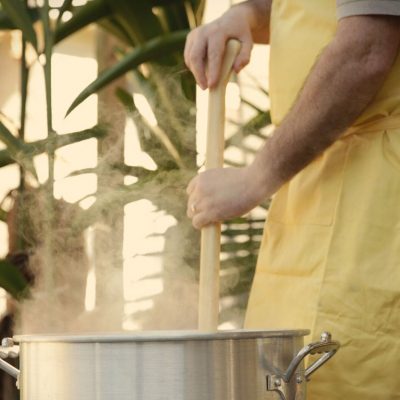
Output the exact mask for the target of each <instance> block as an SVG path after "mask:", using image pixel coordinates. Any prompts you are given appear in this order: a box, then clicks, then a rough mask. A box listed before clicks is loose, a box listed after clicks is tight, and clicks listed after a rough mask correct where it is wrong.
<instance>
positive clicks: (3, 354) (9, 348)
mask: <svg viewBox="0 0 400 400" xmlns="http://www.w3.org/2000/svg"><path fill="white" fill-rule="evenodd" d="M18 356H19V346H16V345H14V341H13V340H12V339H11V338H4V339H3V340H2V341H1V347H0V369H2V370H3V371H4V372H7V374H9V375H11V376H12V377H13V378H15V379H16V380H17V386H18V378H19V369H17V368H15V367H13V366H12V365H11V364H9V363H8V362H6V361H4V360H3V358H7V357H10V358H17V357H18Z"/></svg>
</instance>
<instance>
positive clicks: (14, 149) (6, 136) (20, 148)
mask: <svg viewBox="0 0 400 400" xmlns="http://www.w3.org/2000/svg"><path fill="white" fill-rule="evenodd" d="M0 140H1V141H2V142H3V143H4V144H5V145H6V146H7V150H8V152H9V154H10V156H11V157H12V158H13V159H14V160H15V161H16V162H17V163H18V164H19V165H21V167H23V168H24V169H25V170H27V171H29V172H30V173H31V174H32V175H33V176H34V177H35V178H36V170H35V167H34V166H33V162H32V160H31V159H27V158H26V157H24V155H23V152H24V142H22V141H21V140H20V139H18V138H17V137H15V136H14V135H13V134H12V133H11V132H10V131H9V130H8V129H7V127H6V126H5V125H4V124H3V123H2V122H1V121H0Z"/></svg>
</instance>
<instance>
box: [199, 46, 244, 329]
mask: <svg viewBox="0 0 400 400" xmlns="http://www.w3.org/2000/svg"><path fill="white" fill-rule="evenodd" d="M239 51H240V42H239V41H237V40H233V39H231V40H229V41H228V43H227V45H226V49H225V55H224V60H223V63H222V67H221V75H220V80H219V82H218V84H217V86H216V87H215V88H213V89H210V93H209V100H208V123H207V148H206V162H205V167H206V169H212V168H220V167H222V166H223V156H224V125H225V92H226V85H227V84H228V81H229V77H230V74H231V71H232V67H233V64H234V62H235V59H236V57H237V55H238V54H239ZM220 237H221V226H220V224H215V225H210V226H207V227H205V228H203V229H202V232H201V252H200V292H199V329H200V330H202V331H216V330H217V327H218V303H219V252H220Z"/></svg>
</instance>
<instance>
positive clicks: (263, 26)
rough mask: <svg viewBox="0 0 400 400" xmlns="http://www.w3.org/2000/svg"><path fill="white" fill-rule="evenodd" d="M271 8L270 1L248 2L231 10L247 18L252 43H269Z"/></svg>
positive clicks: (253, 0) (255, 0)
mask: <svg viewBox="0 0 400 400" xmlns="http://www.w3.org/2000/svg"><path fill="white" fill-rule="evenodd" d="M271 6H272V0H248V1H244V2H242V3H239V4H236V5H234V6H233V7H232V8H231V11H232V12H239V13H241V14H242V15H246V17H247V18H248V20H249V23H250V26H251V33H252V37H253V41H254V43H259V44H268V43H269V23H270V14H271Z"/></svg>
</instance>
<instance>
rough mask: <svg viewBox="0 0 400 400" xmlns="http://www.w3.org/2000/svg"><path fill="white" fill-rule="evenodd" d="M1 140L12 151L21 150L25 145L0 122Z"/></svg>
mask: <svg viewBox="0 0 400 400" xmlns="http://www.w3.org/2000/svg"><path fill="white" fill-rule="evenodd" d="M0 140H1V141H2V142H3V143H4V144H5V145H6V146H7V147H8V148H10V149H14V150H21V149H22V146H23V143H22V142H21V141H20V140H19V139H18V138H17V137H15V136H14V135H13V134H12V133H11V132H10V130H9V129H8V128H7V127H6V126H5V125H4V124H3V123H2V122H1V121H0Z"/></svg>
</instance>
